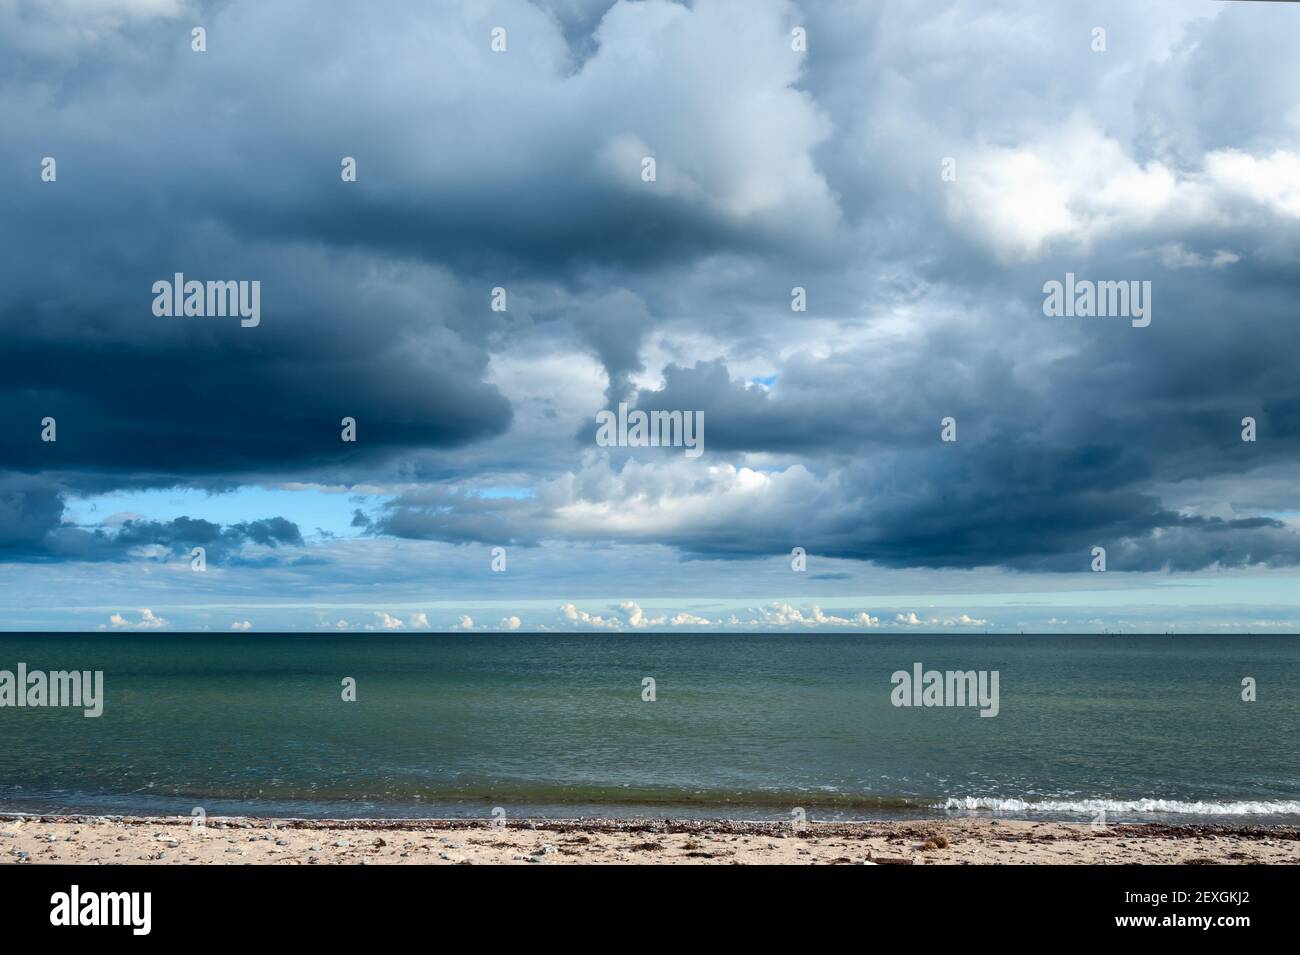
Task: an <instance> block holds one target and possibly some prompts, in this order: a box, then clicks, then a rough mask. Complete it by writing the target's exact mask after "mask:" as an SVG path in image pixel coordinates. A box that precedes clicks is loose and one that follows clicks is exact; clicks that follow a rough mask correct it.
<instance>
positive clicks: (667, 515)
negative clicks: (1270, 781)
mask: <svg viewBox="0 0 1300 955" xmlns="http://www.w3.org/2000/svg"><path fill="white" fill-rule="evenodd" d="M196 29H200V30H201V32H200V33H199V35H198V36H197V37H196V34H195V31H196ZM196 46H197V47H202V49H196ZM1297 48H1300V7H1297V6H1296V5H1293V4H1272V3H1250V2H1218V0H1144V2H1143V3H1140V4H1137V3H1132V2H1130V0H1110V2H1098V3H1091V4H1076V3H1068V2H1064V0H1060V2H1055V0H1051V2H1049V0H981V2H978V3H976V2H973V0H872V2H867V0H860V2H855V3H850V2H836V0H829V2H818V3H811V2H809V3H802V4H800V3H794V2H786V0H697V2H694V3H677V2H668V0H644V2H627V0H619V2H613V3H611V2H607V0H546V2H543V0H535V2H531V3H528V2H523V0H487V2H481V3H474V4H431V3H427V2H414V0H412V2H392V3H384V4H375V5H364V4H362V5H358V4H353V3H349V4H344V3H333V2H306V0H302V2H294V0H285V2H277V3H274V4H268V3H263V2H252V0H226V2H198V0H93V2H92V0H49V2H41V3H37V2H33V0H0V129H3V131H4V133H3V135H0V628H3V629H8V630H52V631H53V630H87V631H94V630H104V631H123V632H126V631H136V630H142V631H162V630H174V631H196V630H212V631H234V632H244V631H248V632H256V631H277V630H278V631H286V630H291V631H298V630H304V631H311V630H330V631H366V630H374V631H395V630H397V631H404V632H419V631H446V630H453V629H454V630H465V631H471V632H482V631H487V630H518V631H521V632H523V631H544V630H560V631H575V630H609V631H620V632H629V633H630V632H637V631H645V630H670V631H681V632H701V633H713V632H750V631H769V630H771V631H794V632H808V633H817V632H822V631H853V632H863V633H870V632H888V631H909V632H910V631H915V632H926V631H939V632H951V633H963V632H966V633H983V632H985V631H991V632H1017V631H1023V632H1027V633H1056V632H1083V633H1094V632H1098V633H1099V632H1104V631H1111V632H1149V633H1165V632H1169V631H1172V632H1210V633H1225V634H1235V633H1261V632H1283V633H1286V632H1300V586H1297V584H1300V482H1297V473H1298V469H1297V462H1298V461H1300V374H1298V373H1297V371H1296V362H1297V355H1298V354H1300V320H1298V319H1300V312H1298V308H1297V306H1298V304H1300V256H1298V252H1300V57H1297V56H1296V55H1295V51H1296V49H1297ZM50 160H52V162H50ZM349 160H350V161H351V162H352V163H353V164H354V168H355V177H354V178H349V175H350V174H349V172H348V169H347V166H348V161H349ZM647 160H653V169H652V172H653V175H649V174H648V172H647V170H648V163H647ZM177 273H181V274H183V275H184V276H185V278H186V279H188V280H198V281H201V282H206V281H234V282H246V283H251V282H253V281H256V282H258V283H259V286H258V288H259V289H260V311H259V314H258V320H257V322H256V324H252V323H250V322H241V321H240V319H239V317H237V316H235V317H232V316H229V315H227V316H200V315H167V314H163V315H160V314H158V307H157V304H156V301H155V299H156V296H155V283H156V282H159V281H168V282H170V281H172V280H173V277H174V276H175V275H176V274H177ZM1067 276H1073V279H1067ZM1067 281H1078V282H1122V283H1126V286H1125V287H1126V288H1127V287H1128V286H1127V283H1130V282H1132V283H1136V285H1135V286H1133V288H1134V290H1135V294H1136V293H1137V291H1138V290H1141V289H1143V288H1145V289H1146V290H1147V292H1146V295H1145V302H1146V323H1145V324H1144V323H1143V321H1142V320H1139V318H1138V317H1137V316H1136V315H1134V316H1129V315H1120V316H1114V315H1111V316H1102V315H1091V316H1088V315H1079V314H1075V315H1053V314H1049V311H1050V310H1049V309H1048V308H1047V307H1046V305H1045V300H1046V297H1047V296H1046V294H1045V293H1046V291H1047V289H1048V287H1049V283H1051V282H1060V283H1062V284H1064V283H1066V282H1067ZM1146 283H1149V285H1148V284H1146ZM250 287H251V286H250ZM796 290H799V292H798V293H796ZM798 300H801V303H800V302H799V301H798ZM1136 303H1137V299H1134V301H1133V303H1132V304H1133V307H1134V308H1136ZM798 304H802V306H803V308H802V309H799V308H798V307H797V306H798ZM620 404H624V405H626V406H627V407H628V408H630V409H632V410H637V409H641V410H646V411H649V410H665V411H666V410H678V411H682V412H683V413H684V414H685V415H688V416H700V418H701V419H702V421H703V423H704V431H703V444H702V448H703V452H702V453H700V454H698V456H693V455H690V454H687V453H685V449H683V448H682V447H634V446H610V445H609V444H608V442H604V441H602V440H600V434H599V431H598V417H597V416H598V415H599V413H600V412H602V411H604V410H612V411H616V410H617V409H618V407H619V405H620ZM1248 418H1249V419H1250V420H1251V424H1250V425H1249V427H1248V426H1247V425H1246V421H1245V419H1248ZM48 419H53V423H52V424H53V432H52V433H51V431H50V427H49V425H48V424H47V422H48ZM345 419H351V421H352V422H354V427H355V435H354V436H355V440H344V437H345V436H346V435H345V426H344V420H345ZM1248 431H1249V432H1250V434H1249V437H1250V438H1252V439H1253V440H1246V436H1247V432H1248ZM51 437H52V438H53V440H49V438H51ZM946 439H953V440H946ZM195 548H202V554H203V561H202V562H201V566H200V565H198V564H196V558H195V556H194V555H195V550H194V549H195ZM1099 548H1100V549H1101V550H1100V551H1099V550H1098V549H1099ZM1099 554H1101V555H1102V556H1104V569H1102V565H1100V564H1099V557H1098V555H1099Z"/></svg>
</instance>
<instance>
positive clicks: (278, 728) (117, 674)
mask: <svg viewBox="0 0 1300 955" xmlns="http://www.w3.org/2000/svg"><path fill="white" fill-rule="evenodd" d="M20 662H22V663H25V664H27V667H28V669H29V670H64V669H69V670H70V669H77V670H102V671H104V681H105V704H104V713H103V715H102V716H101V717H99V718H98V719H87V718H85V717H83V716H82V712H81V710H74V709H54V708H45V709H33V708H12V707H3V708H0V811H51V810H68V811H87V812H103V813H160V814H161V813H166V814H183V815H187V816H188V815H189V814H190V812H191V809H192V808H193V807H195V806H202V807H203V808H204V809H205V811H206V812H207V813H208V814H209V815H216V814H253V815H295V816H352V817H356V816H402V817H407V816H478V817H486V816H489V815H490V813H491V810H492V808H493V807H495V806H500V807H503V808H504V809H505V811H506V813H507V815H510V816H517V815H560V816H579V815H588V816H589V815H623V816H627V815H651V816H660V817H663V816H731V817H744V818H775V817H788V816H789V814H790V812H791V810H792V809H793V808H794V807H802V808H803V809H804V810H805V811H806V813H807V815H808V817H809V818H810V819H818V818H821V819H829V818H880V817H889V816H899V815H904V816H924V815H942V814H943V813H945V812H947V813H957V814H964V813H976V814H993V813H1001V814H1005V815H1009V816H1017V817H1025V816H1029V817H1034V818H1072V819H1081V820H1088V819H1091V818H1093V817H1094V816H1095V815H1096V814H1097V813H1098V812H1099V811H1102V810H1104V811H1105V812H1106V814H1107V819H1108V820H1117V819H1168V820H1180V821H1191V820H1202V819H1206V818H1212V819H1214V820H1216V821H1222V822H1229V821H1240V820H1246V819H1248V820H1250V821H1253V822H1261V823H1262V822H1270V823H1272V822H1277V823H1281V822H1287V823H1291V824H1294V823H1296V822H1297V821H1298V820H1300V638H1296V637H1222V636H1214V637H1193V636H1180V637H1100V636H1078V637H1062V636H1038V637H1035V636H1025V637H1009V636H997V637H994V636H959V637H953V636H930V637H928V636H913V635H906V636H889V635H884V636H859V635H847V636H838V635H817V636H814V635H806V634H804V635H789V636H787V635H777V636H769V635H762V636H746V635H735V636H718V635H655V634H648V635H588V634H582V635H536V634H525V635H515V634H511V635H487V636H485V635H438V634H433V635H407V636H381V635H366V636H358V635H317V634H302V635H264V634H249V635H238V636H222V635H218V636H213V635H207V634H192V635H186V634H164V635H139V636H136V635H130V636H124V635H117V634H111V635H106V634H84V635H83V634H0V670H9V671H16V670H17V665H18V663H20ZM915 662H921V663H923V664H924V665H925V668H926V669H938V670H949V669H952V670H958V669H959V670H971V669H974V670H997V671H998V673H999V691H1000V693H999V696H1000V699H999V703H1000V712H999V714H998V716H996V717H995V718H986V717H980V715H979V712H978V710H977V709H975V708H958V707H949V708H903V707H897V708H896V707H894V706H893V705H891V702H890V691H891V689H892V685H891V683H890V677H891V674H893V673H894V671H896V670H907V671H910V670H911V669H912V665H913V664H914V663H915ZM345 677H351V678H353V679H355V680H356V686H357V701H356V702H343V701H342V700H341V693H342V686H341V683H342V681H343V679H344V678H345ZM645 677H653V678H654V680H655V681H656V693H657V699H656V700H655V701H654V702H643V701H642V698H641V697H642V680H643V678H645ZM1243 677H1253V678H1254V679H1255V680H1256V681H1257V685H1258V701H1257V702H1254V703H1246V702H1243V701H1242V699H1241V681H1242V678H1243Z"/></svg>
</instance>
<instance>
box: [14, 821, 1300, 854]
mask: <svg viewBox="0 0 1300 955" xmlns="http://www.w3.org/2000/svg"><path fill="white" fill-rule="evenodd" d="M0 861H3V862H6V863H18V864H28V865H30V864H40V863H64V864H77V865H104V864H126V865H145V864H152V865H185V864H207V865H211V864H217V865H249V864H255V865H456V864H462V865H463V864H473V865H562V864H573V863H596V864H629V863H634V864H654V865H665V864H666V865H693V864H715V865H716V864H724V865H735V864H742V865H751V864H764V865H790V864H794V865H861V864H864V863H867V864H876V865H971V864H976V865H979V864H1016V865H1036V864H1055V865H1061V864H1069V865H1080V864H1082V865H1087V864H1110V865H1130V864H1144V863H1145V864H1151V863H1159V864H1184V865H1210V864H1214V865H1238V864H1251V863H1283V864H1292V865H1294V864H1298V863H1300V828H1293V827H1264V826H1244V827H1243V826H1210V825H1195V826H1190V825H1189V826H1170V825H1164V824H1155V823H1151V824H1142V825H1114V826H1106V827H1093V826H1091V825H1088V824H1086V823H1085V824H1067V823H1056V822H1028V821H1021V820H1000V819H985V818H980V819H961V820H938V821H932V820H926V821H914V822H861V823H807V824H806V825H804V826H803V827H802V828H801V829H800V830H796V829H795V828H794V827H793V826H792V824H791V823H788V822H787V823H765V822H737V821H727V820H705V821H668V820H659V821H651V820H611V819H581V820H512V821H510V822H507V823H506V825H505V826H504V827H503V828H494V827H493V825H492V823H491V821H490V820H302V819H242V818H215V817H213V818H209V819H208V820H207V822H206V825H205V826H204V827H202V828H196V827H195V826H193V825H192V823H191V820H189V819H188V818H187V819H178V818H177V817H174V816H173V817H152V818H134V817H126V818H123V817H97V816H3V817H0Z"/></svg>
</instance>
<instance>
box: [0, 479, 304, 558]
mask: <svg viewBox="0 0 1300 955" xmlns="http://www.w3.org/2000/svg"><path fill="white" fill-rule="evenodd" d="M245 544H256V545H260V546H262V547H268V548H278V547H281V546H286V547H301V546H302V545H303V539H302V534H301V532H300V531H299V530H298V525H297V524H295V523H294V522H293V521H290V520H287V519H286V518H283V517H269V518H262V519H259V520H255V521H240V522H237V523H234V524H228V525H224V526H223V525H220V524H215V523H213V522H212V521H207V520H202V519H196V518H191V517H178V518H176V519H175V520H170V521H146V520H140V519H128V520H124V521H122V522H121V523H120V524H119V525H116V526H113V527H96V528H90V529H87V528H84V527H80V526H77V525H76V524H73V523H70V522H68V521H67V520H66V518H65V506H64V502H63V495H62V492H61V490H60V489H58V488H56V487H51V486H50V485H48V484H47V483H45V482H43V481H40V480H39V479H36V478H31V477H10V478H5V479H0V563H4V562H12V561H47V560H81V561H121V560H127V559H129V558H131V557H132V556H133V554H132V552H133V551H140V550H141V549H142V548H148V549H151V550H154V551H159V552H161V553H162V554H164V555H167V556H171V557H182V556H183V557H186V558H188V557H189V556H190V555H191V550H192V549H193V548H195V547H203V548H204V549H205V551H206V558H207V560H209V561H211V562H212V563H214V564H223V563H239V562H241V561H245V560H246V559H247V558H244V557H243V556H241V554H240V550H241V548H243V547H244V545H245Z"/></svg>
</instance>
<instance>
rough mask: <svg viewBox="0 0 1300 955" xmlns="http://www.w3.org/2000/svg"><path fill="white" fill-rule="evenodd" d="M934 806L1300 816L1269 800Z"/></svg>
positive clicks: (981, 800) (982, 801)
mask: <svg viewBox="0 0 1300 955" xmlns="http://www.w3.org/2000/svg"><path fill="white" fill-rule="evenodd" d="M933 808H935V809H956V810H980V809H982V810H985V811H988V812H1057V813H1079V814H1085V815H1095V814H1097V813H1099V812H1108V813H1168V814H1176V815H1189V816H1279V815H1294V816H1300V800H1296V799H1268V800H1246V801H1241V802H1187V801H1185V800H1181V799H1043V800H1039V801H1034V802H1030V801H1028V800H1025V799H997V798H993V797H987V796H963V797H960V798H956V797H954V798H950V799H948V800H947V801H946V802H944V803H942V804H940V805H936V806H934V807H933Z"/></svg>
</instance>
